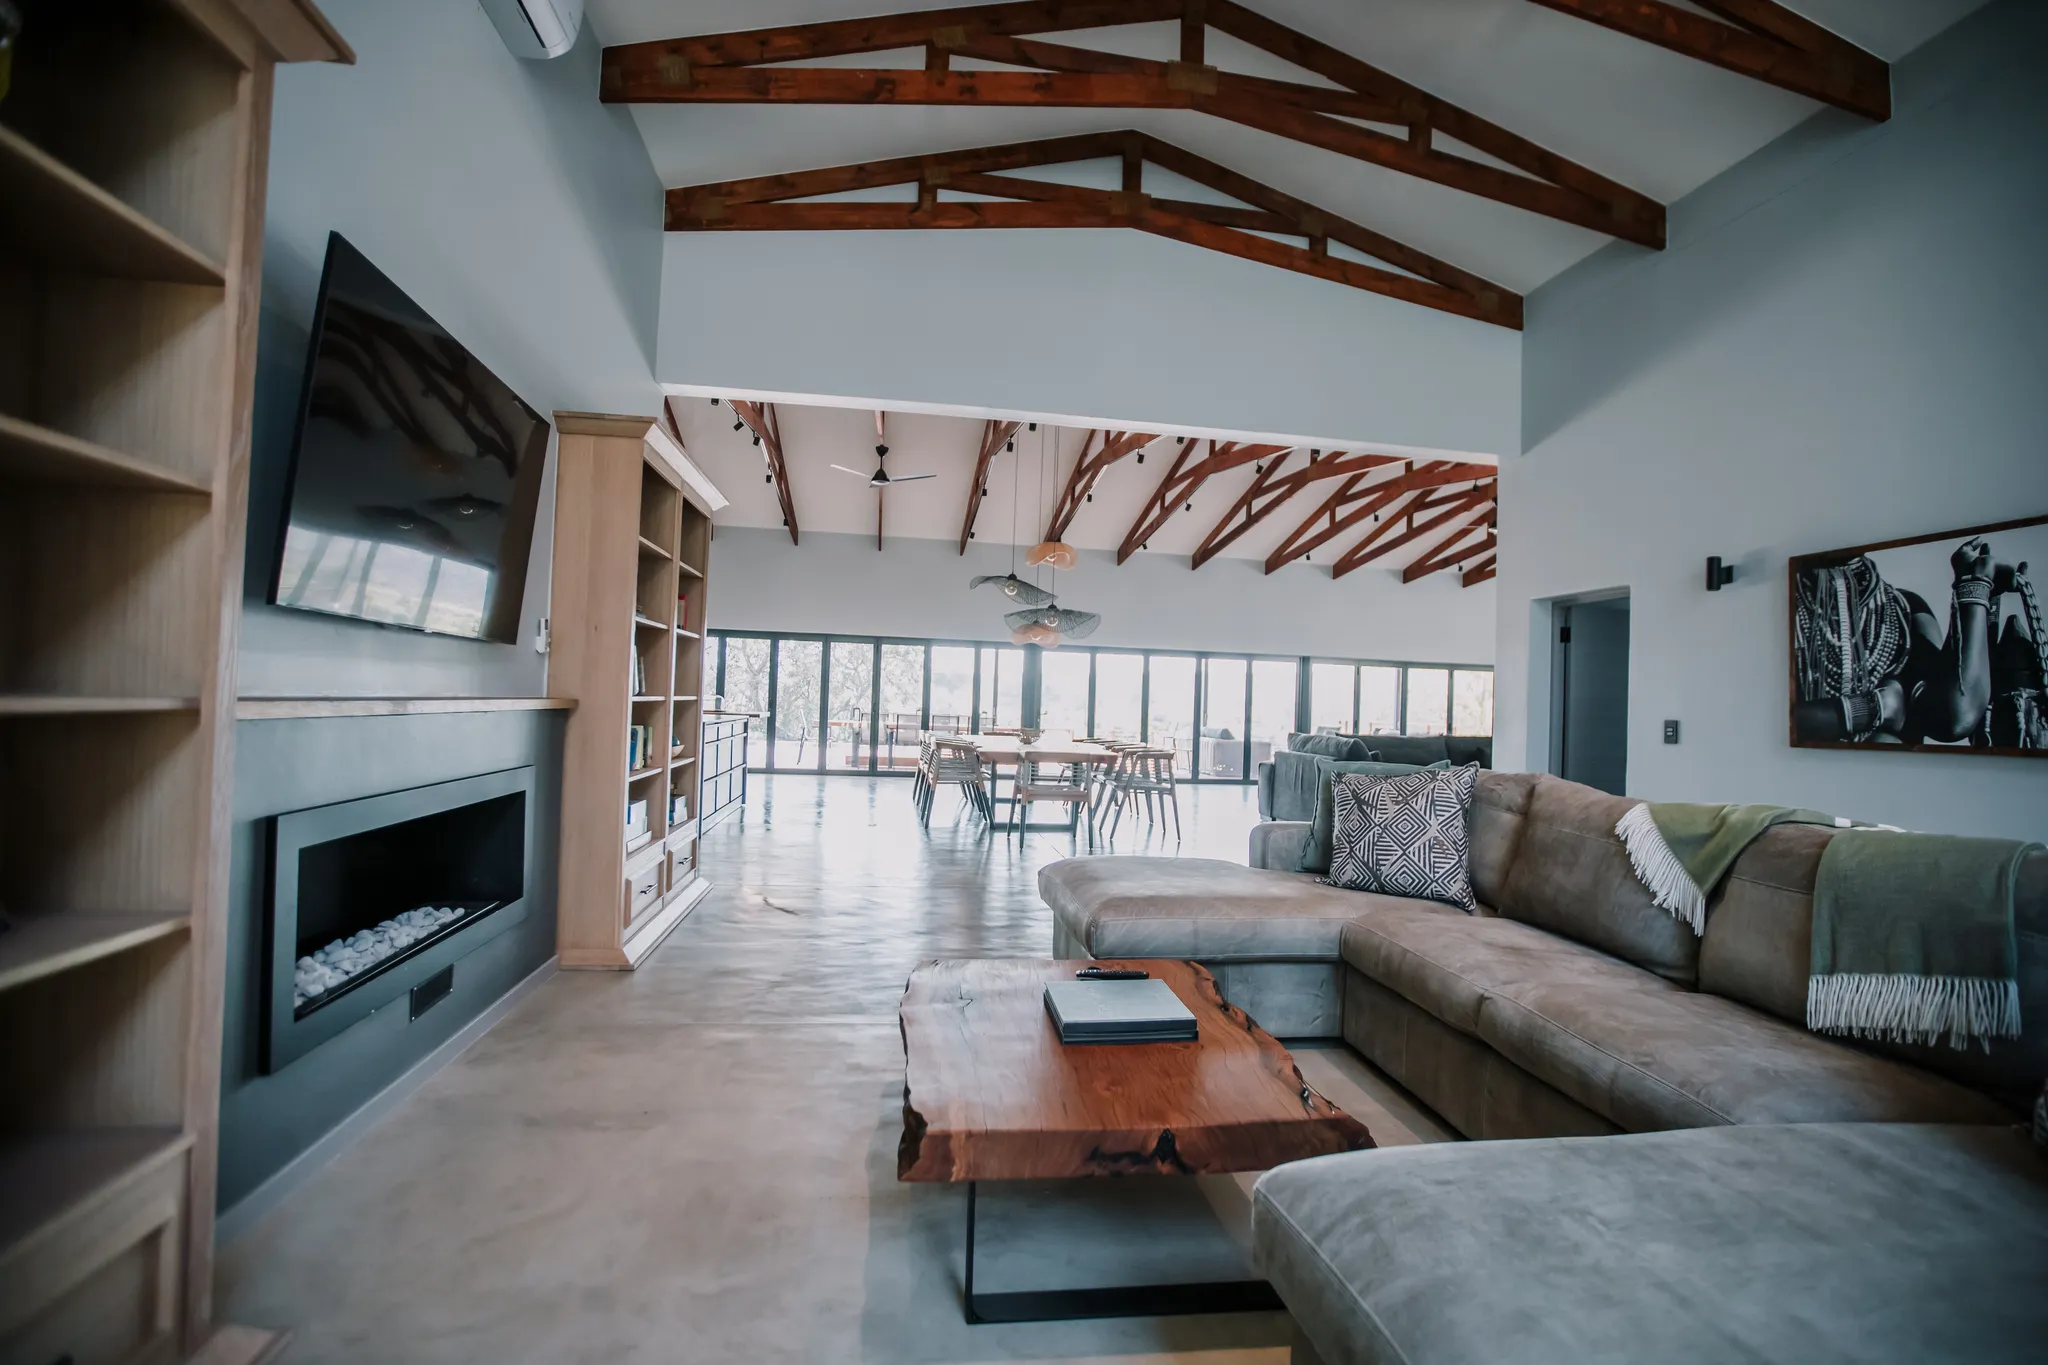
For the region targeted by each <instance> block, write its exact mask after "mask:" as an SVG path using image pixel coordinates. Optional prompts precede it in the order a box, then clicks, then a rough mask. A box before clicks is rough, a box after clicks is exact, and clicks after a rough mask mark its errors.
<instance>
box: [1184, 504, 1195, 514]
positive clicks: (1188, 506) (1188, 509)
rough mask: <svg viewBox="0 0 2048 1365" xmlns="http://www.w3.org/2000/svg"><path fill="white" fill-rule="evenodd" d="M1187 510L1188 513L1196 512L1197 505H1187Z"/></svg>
mask: <svg viewBox="0 0 2048 1365" xmlns="http://www.w3.org/2000/svg"><path fill="white" fill-rule="evenodd" d="M1186 510H1187V511H1190V512H1192V511H1194V510H1195V505H1194V504H1193V503H1189V504H1188V505H1187V508H1186Z"/></svg>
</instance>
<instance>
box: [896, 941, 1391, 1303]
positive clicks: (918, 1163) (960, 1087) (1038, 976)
mask: <svg viewBox="0 0 2048 1365" xmlns="http://www.w3.org/2000/svg"><path fill="white" fill-rule="evenodd" d="M1084 965H1095V966H1105V967H1107V966H1115V967H1139V968H1143V969H1144V970H1146V971H1148V972H1150V973H1151V974H1152V975H1153V976H1155V977H1157V978H1159V979H1160V980H1162V981H1165V982H1166V983H1167V984H1168V985H1170V986H1172V987H1173V990H1174V993H1175V994H1176V995H1178V996H1179V997H1180V998H1181V1000H1182V1001H1183V1002H1184V1003H1185V1004H1186V1005H1187V1006H1188V1008H1189V1009H1191V1010H1193V1011H1194V1012H1195V1017H1196V1019H1197V1020H1198V1021H1199V1027H1200V1031H1201V1036H1200V1038H1199V1039H1198V1040H1196V1041H1195V1042H1191V1043H1140V1044H1125V1045H1109V1046H1102V1045H1097V1046H1070V1045H1064V1044H1062V1043H1061V1042H1060V1040H1059V1034H1058V1032H1057V1030H1055V1028H1054V1027H1053V1023H1052V1020H1051V1019H1049V1018H1048V1017H1047V1016H1046V1013H1045V1004H1044V998H1043V997H1044V990H1045V986H1046V984H1047V983H1048V982H1051V981H1062V980H1070V979H1072V977H1073V975H1074V972H1075V971H1076V970H1078V969H1079V968H1080V967H1082V966H1084ZM901 1018H902V1025H903V1053H904V1059H905V1080H904V1086H903V1141H902V1144H901V1146H900V1147H899V1148H898V1150H897V1156H896V1176H897V1179H899V1180H935V1181H951V1182H956V1183H965V1184H966V1186H967V1281H966V1290H967V1304H966V1307H967V1320H968V1321H969V1322H1041V1321H1047V1320H1051V1319H1056V1318H1084V1317H1130V1316H1141V1315H1142V1316H1151V1315H1154V1314H1167V1313H1219V1312H1246V1311H1254V1310H1269V1309H1275V1308H1278V1307H1280V1306H1281V1305H1280V1301H1279V1299H1278V1298H1277V1297H1276V1296H1275V1295H1274V1293H1273V1291H1272V1288H1271V1287H1270V1286H1269V1285H1267V1284H1266V1283H1265V1282H1264V1281H1263V1280H1237V1281H1227V1282H1220V1283H1206V1284H1171V1285H1132V1286H1126V1287H1119V1288H1101V1289H1061V1290H1047V1291H1038V1292H1031V1293H996V1294H977V1293H976V1292H975V1290H974V1202H975V1184H976V1182H978V1181H983V1180H1044V1179H1059V1178H1063V1177H1080V1176H1123V1175H1220V1174H1224V1173H1227V1172H1231V1171H1262V1170H1266V1169H1268V1168H1270V1167H1273V1166H1277V1165H1280V1164H1281V1163H1282V1162H1287V1161H1298V1160H1300V1159H1302V1158H1303V1157H1311V1156H1326V1155H1328V1154H1330V1153H1332V1152H1351V1151H1357V1150H1358V1149H1360V1148H1363V1147H1370V1146H1372V1145H1373V1141H1372V1135H1371V1134H1370V1133H1368V1132H1367V1131H1366V1128H1365V1125H1364V1124H1362V1123H1360V1122H1359V1121H1358V1120H1357V1119H1354V1118H1352V1117H1351V1116H1350V1115H1348V1114H1346V1113H1344V1112H1343V1111H1342V1110H1340V1109H1338V1108H1337V1106H1336V1105H1334V1104H1331V1103H1330V1102H1329V1101H1328V1100H1326V1099H1324V1098H1323V1097H1322V1096H1321V1095H1319V1094H1317V1093H1316V1092H1315V1090H1314V1089H1313V1088H1312V1087H1310V1086H1309V1084H1308V1083H1307V1082H1306V1081H1304V1080H1302V1078H1301V1072H1300V1070H1299V1069H1297V1068H1296V1066H1295V1064H1294V1059H1293V1058H1292V1057H1290V1056H1289V1055H1288V1053H1287V1049H1285V1048H1283V1047H1281V1046H1280V1044H1279V1043H1278V1042H1277V1041H1276V1040H1275V1039H1274V1038H1273V1037H1272V1036H1271V1035H1269V1034H1267V1033H1266V1031H1265V1030H1264V1029H1261V1028H1260V1027H1259V1026H1258V1025H1256V1024H1254V1023H1253V1022H1252V1021H1251V1020H1250V1019H1249V1018H1248V1017H1247V1016H1246V1015H1245V1012H1244V1011H1243V1010H1240V1009H1238V1008H1236V1007H1235V1006H1233V1005H1229V1004H1226V1003H1225V1002H1224V1000H1223V997H1222V996H1221V995H1220V994H1219V993H1218V992H1217V989H1216V982H1215V979H1214V978H1213V977H1211V976H1210V975H1209V972H1208V971H1207V969H1205V968H1203V967H1201V966H1200V965H1198V964H1196V963H1193V962H1180V961H1173V960H1165V959H1134V960H1117V961H1103V962H1097V963H1093V964H1085V963H1080V962H1053V961H1046V960H1040V959H1031V958H1005V959H983V960H954V961H938V962H927V963H925V964H924V965H922V966H920V967H919V968H918V969H917V970H916V971H914V972H912V973H911V976H910V982H909V984H908V985H907V986H906V987H905V989H904V992H903V1005H902V1011H901Z"/></svg>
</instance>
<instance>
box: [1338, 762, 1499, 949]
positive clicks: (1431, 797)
mask: <svg viewBox="0 0 2048 1365" xmlns="http://www.w3.org/2000/svg"><path fill="white" fill-rule="evenodd" d="M1478 779H1479V769H1478V767H1477V766H1469V767H1464V768H1452V769H1450V770H1448V771H1442V770H1425V771H1423V772H1419V773H1405V774H1402V775H1400V776H1397V777H1377V776H1369V775H1363V774H1359V775H1350V774H1347V775H1345V776H1342V777H1338V778H1337V779H1336V780H1335V781H1334V782H1333V783H1332V784H1331V792H1332V794H1333V795H1334V796H1335V798H1336V807H1337V820H1336V830H1335V839H1334V847H1333V849H1332V851H1331V856H1330V875H1329V876H1328V877H1326V878H1324V880H1325V881H1327V882H1328V883H1329V884H1330V885H1331V886H1340V887H1343V888H1345V889H1346V890H1350V891H1378V892H1381V893H1383V894H1385V895H1389V896H1415V897H1420V898H1421V899H1424V900H1433V901H1448V902H1449V903H1450V904H1452V905H1455V906H1457V907H1458V908H1460V909H1462V910H1465V911H1467V912H1468V913H1469V912H1470V911H1471V910H1472V909H1473V900H1472V871H1471V863H1470V860H1469V858H1468V856H1467V854H1468V850H1467V846H1466V838H1465V815H1466V812H1467V811H1468V810H1470V809H1471V806H1472V788H1473V785H1474V784H1475V783H1476V782H1477V781H1478Z"/></svg>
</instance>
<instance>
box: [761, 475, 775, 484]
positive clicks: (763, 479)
mask: <svg viewBox="0 0 2048 1365" xmlns="http://www.w3.org/2000/svg"><path fill="white" fill-rule="evenodd" d="M761 482H762V483H774V482H775V476H774V475H773V474H764V475H762V476H761Z"/></svg>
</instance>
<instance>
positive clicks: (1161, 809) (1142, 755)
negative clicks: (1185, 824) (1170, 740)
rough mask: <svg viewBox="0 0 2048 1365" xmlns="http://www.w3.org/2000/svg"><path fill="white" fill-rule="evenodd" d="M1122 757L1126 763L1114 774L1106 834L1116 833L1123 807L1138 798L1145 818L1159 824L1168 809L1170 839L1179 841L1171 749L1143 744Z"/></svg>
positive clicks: (1177, 808)
mask: <svg viewBox="0 0 2048 1365" xmlns="http://www.w3.org/2000/svg"><path fill="white" fill-rule="evenodd" d="M1126 757H1127V759H1128V763H1127V764H1126V766H1125V767H1123V768H1122V769H1121V770H1120V771H1119V773H1118V776H1117V791H1116V794H1117V809H1116V817H1115V819H1114V820H1113V821H1111V823H1110V827H1109V834H1110V837H1111V838H1115V837H1116V831H1117V827H1118V826H1119V825H1121V824H1122V823H1123V814H1124V807H1125V806H1127V805H1129V804H1130V803H1131V802H1132V801H1133V800H1142V801H1143V802H1144V803H1145V815H1146V818H1147V819H1148V820H1150V821H1151V822H1152V823H1153V824H1155V825H1160V826H1163V825H1164V823H1165V819H1166V812H1167V810H1169V809H1171V810H1172V812H1173V839H1174V842H1175V843H1179V842H1180V838H1181V831H1180V791H1179V786H1178V783H1177V781H1176V779H1175V777H1174V771H1173V769H1174V752H1173V750H1171V749H1154V748H1150V747H1147V748H1144V749H1139V750H1137V751H1136V752H1134V753H1131V754H1129V755H1127V756H1126Z"/></svg>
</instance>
